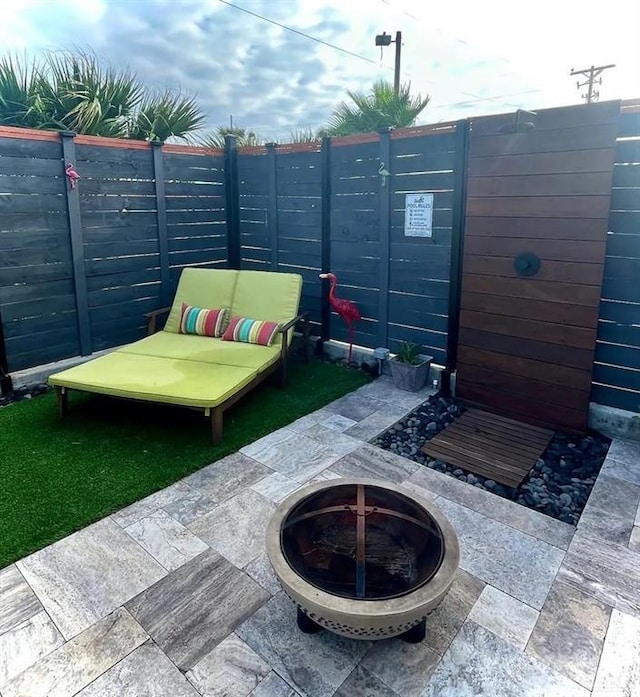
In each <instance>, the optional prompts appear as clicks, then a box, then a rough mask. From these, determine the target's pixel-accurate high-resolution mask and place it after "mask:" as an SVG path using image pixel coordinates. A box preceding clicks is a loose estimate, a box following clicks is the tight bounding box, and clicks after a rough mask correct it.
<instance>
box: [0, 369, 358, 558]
mask: <svg viewBox="0 0 640 697" xmlns="http://www.w3.org/2000/svg"><path fill="white" fill-rule="evenodd" d="M366 381H367V378H366V377H365V376H364V375H363V374H362V373H359V372H357V371H355V370H352V369H348V368H345V367H342V366H337V365H333V364H330V363H322V362H320V361H312V362H311V363H310V364H309V365H298V366H294V367H292V369H291V373H290V379H289V385H288V387H287V388H286V389H284V390H282V389H279V388H277V387H273V386H271V385H268V384H264V383H263V385H262V386H260V387H258V388H257V389H256V390H254V391H253V392H251V393H250V394H249V395H247V396H246V397H245V398H243V399H242V400H240V401H239V402H238V403H237V404H236V405H234V406H233V407H232V408H231V409H230V410H229V411H228V412H227V413H226V414H225V423H224V429H225V430H224V440H223V442H222V443H221V444H220V445H217V446H214V445H212V444H211V432H210V428H209V421H208V420H205V419H204V418H203V416H202V412H195V411H190V410H188V409H180V408H174V407H169V406H164V405H154V404H142V403H139V402H138V403H136V402H125V401H121V400H113V399H109V398H106V397H101V396H99V395H86V394H79V393H75V394H74V393H73V392H72V393H71V394H70V399H69V414H68V416H67V417H66V418H65V419H64V420H62V421H60V420H59V419H58V418H57V413H56V403H55V395H54V394H53V393H48V394H46V395H43V396H40V397H35V398H33V399H31V400H25V401H22V402H18V403H15V404H11V405H9V406H8V407H5V408H4V409H0V462H1V463H2V466H1V468H0V475H1V478H0V568H2V567H3V566H5V565H6V564H9V563H11V562H12V561H15V560H16V559H20V558H21V557H23V556H25V555H26V554H29V553H30V552H33V551H35V550H37V549H40V548H42V547H44V546H46V545H47V544H50V543H51V542H54V541H55V540H58V539H60V538H62V537H65V536H66V535H68V534H70V533H71V532H73V531H74V530H78V529H80V528H82V527H84V526H86V525H88V524H89V523H92V522H94V521H96V520H99V519H100V518H102V517H104V516H105V515H108V514H109V513H112V512H114V511H116V510H118V509H119V508H122V507H123V506H126V505H128V504H130V503H132V502H133V501H137V500H138V499H141V498H143V497H144V496H146V495H148V494H150V493H152V492H154V491H157V490H159V489H162V488H164V487H166V486H168V485H169V484H171V483H173V482H175V481H177V480H178V479H180V478H182V477H184V476H185V475H187V474H189V473H191V472H194V471H195V470H198V469H200V468H201V467H204V466H205V465H207V464H209V463H210V462H214V461H215V460H218V459H220V458H221V457H223V456H225V455H227V454H229V453H231V452H235V451H236V450H238V449H239V448H241V447H242V446H243V445H246V444H247V443H250V442H252V441H254V440H256V439H257V438H260V437H261V436H264V435H266V434H267V433H271V432H272V431H274V430H276V429H278V428H280V427H282V426H284V425H286V424H288V423H290V422H291V421H293V420H295V419H297V418H298V417H300V416H303V415H304V414H308V413H309V412H312V411H315V410H316V409H318V408H320V407H322V406H323V405H325V404H327V403H328V402H330V401H332V400H334V399H336V398H338V397H341V396H342V395H344V394H346V393H348V392H350V391H352V390H354V389H356V388H357V387H360V386H361V385H363V384H364V383H365V382H366Z"/></svg>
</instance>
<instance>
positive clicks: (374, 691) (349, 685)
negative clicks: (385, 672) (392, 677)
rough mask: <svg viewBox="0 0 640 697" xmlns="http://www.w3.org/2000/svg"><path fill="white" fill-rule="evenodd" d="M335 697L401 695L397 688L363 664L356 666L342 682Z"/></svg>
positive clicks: (391, 696)
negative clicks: (393, 688)
mask: <svg viewBox="0 0 640 697" xmlns="http://www.w3.org/2000/svg"><path fill="white" fill-rule="evenodd" d="M335 697H399V695H398V693H397V692H395V690H392V689H391V688H390V687H389V686H388V685H385V684H384V683H383V682H382V680H380V678H377V677H376V676H375V675H374V674H373V673H371V672H370V671H368V670H367V669H366V668H364V667H363V666H362V665H359V666H356V667H355V668H354V669H353V672H352V673H351V675H350V676H349V677H348V678H347V679H346V680H345V681H344V682H343V683H342V685H341V687H340V689H339V690H338V691H337V692H336V693H335Z"/></svg>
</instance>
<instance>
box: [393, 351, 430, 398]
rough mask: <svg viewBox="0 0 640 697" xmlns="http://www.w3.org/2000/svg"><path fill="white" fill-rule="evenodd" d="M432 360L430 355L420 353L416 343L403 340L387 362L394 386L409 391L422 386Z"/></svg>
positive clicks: (414, 390)
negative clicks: (396, 351)
mask: <svg viewBox="0 0 640 697" xmlns="http://www.w3.org/2000/svg"><path fill="white" fill-rule="evenodd" d="M432 360H433V357H432V356H422V355H420V347H419V346H418V345H417V344H414V343H413V342H411V341H403V342H402V344H400V349H399V351H398V353H397V354H396V355H395V356H394V357H393V358H392V359H391V360H390V362H389V365H390V366H391V375H392V376H393V382H394V384H395V386H396V387H398V388H400V389H401V390H407V391H409V392H417V391H418V390H420V389H421V388H423V387H424V386H425V383H426V382H427V378H428V377H429V368H430V367H431V361H432Z"/></svg>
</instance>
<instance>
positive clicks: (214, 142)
mask: <svg viewBox="0 0 640 697" xmlns="http://www.w3.org/2000/svg"><path fill="white" fill-rule="evenodd" d="M226 136H234V137H235V139H236V145H238V146H240V147H241V146H243V145H262V138H260V136H258V135H257V134H256V133H254V132H253V131H249V130H247V129H246V128H241V127H240V126H218V127H217V128H216V130H215V132H214V133H212V134H211V135H209V136H207V137H206V138H203V139H202V140H201V141H200V145H204V146H205V147H208V148H224V143H225V137H226Z"/></svg>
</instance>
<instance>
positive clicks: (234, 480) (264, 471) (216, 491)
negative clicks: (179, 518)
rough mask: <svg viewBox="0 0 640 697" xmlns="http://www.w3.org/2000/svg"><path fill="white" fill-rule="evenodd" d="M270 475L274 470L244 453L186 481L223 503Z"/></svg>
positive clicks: (201, 471) (189, 477)
mask: <svg viewBox="0 0 640 697" xmlns="http://www.w3.org/2000/svg"><path fill="white" fill-rule="evenodd" d="M249 447H251V446H249ZM270 474H273V469H269V467H265V466H264V464H261V463H259V462H256V461H255V460H253V459H251V458H250V457H247V456H245V455H243V454H242V453H234V454H233V455H229V456H227V457H225V458H223V459H222V460H218V461H217V462H214V463H213V464H212V465H207V467H205V468H204V469H201V470H198V471H197V472H194V473H193V474H191V475H189V476H188V477H187V478H186V480H185V481H186V482H187V483H188V484H189V486H192V487H193V488H194V489H196V490H197V491H199V492H200V493H201V494H204V495H205V496H207V497H208V498H210V499H212V500H213V501H216V502H222V501H226V500H227V499H230V498H231V497H232V496H235V495H236V494H238V493H239V492H241V491H243V490H244V489H246V488H247V487H249V486H251V485H252V484H255V483H256V482H259V481H260V480H261V479H264V477H266V476H268V475H270Z"/></svg>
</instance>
